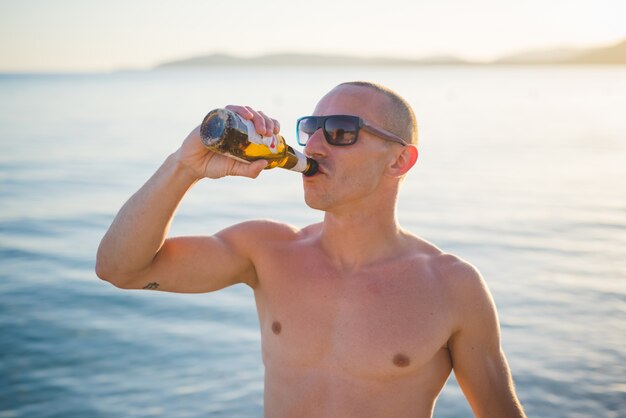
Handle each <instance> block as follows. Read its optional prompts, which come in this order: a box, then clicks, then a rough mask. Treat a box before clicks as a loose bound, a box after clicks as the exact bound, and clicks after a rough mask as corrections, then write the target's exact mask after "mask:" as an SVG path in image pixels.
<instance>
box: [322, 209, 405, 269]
mask: <svg viewBox="0 0 626 418" xmlns="http://www.w3.org/2000/svg"><path fill="white" fill-rule="evenodd" d="M379 201H385V199H379ZM386 202H387V203H386V204H385V205H374V206H368V205H360V206H359V207H357V208H356V209H355V210H350V211H343V212H341V213H338V212H326V214H325V216H324V223H323V226H322V230H321V236H320V243H321V246H322V249H323V250H324V252H325V253H326V254H328V256H329V258H330V259H331V260H332V262H333V263H334V264H335V265H337V266H338V267H339V268H342V269H345V270H356V269H358V268H359V267H361V266H364V265H367V264H368V263H371V262H374V261H376V260H381V259H385V258H388V257H391V256H392V255H393V254H394V253H396V252H397V251H398V249H399V248H400V246H401V245H402V240H403V237H404V235H403V233H402V231H401V229H400V225H399V224H398V222H397V219H396V212H395V198H394V199H390V200H387V201H386ZM366 208H368V209H366Z"/></svg>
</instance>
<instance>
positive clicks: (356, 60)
mask: <svg viewBox="0 0 626 418" xmlns="http://www.w3.org/2000/svg"><path fill="white" fill-rule="evenodd" d="M465 63H466V62H464V61H462V60H460V59H457V58H454V57H445V56H441V57H430V58H424V59H420V60H407V59H401V58H383V57H368V58H363V57H351V56H343V55H314V54H295V53H294V54H290V53H284V54H270V55H262V56H258V57H250V58H243V57H234V56H232V55H226V54H211V55H206V56H201V57H193V58H187V59H183V60H177V61H170V62H165V63H163V64H160V65H158V66H157V67H156V68H160V69H163V68H180V67H205V66H304V67H319V66H413V65H428V64H465Z"/></svg>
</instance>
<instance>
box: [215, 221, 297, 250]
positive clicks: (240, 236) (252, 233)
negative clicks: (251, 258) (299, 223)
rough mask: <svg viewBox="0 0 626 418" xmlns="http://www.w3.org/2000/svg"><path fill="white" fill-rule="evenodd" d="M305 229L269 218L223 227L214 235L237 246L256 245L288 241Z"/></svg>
mask: <svg viewBox="0 0 626 418" xmlns="http://www.w3.org/2000/svg"><path fill="white" fill-rule="evenodd" d="M305 230H306V228H305V229H299V228H297V227H295V226H293V225H290V224H286V223H282V222H277V221H273V220H269V219H256V220H250V221H246V222H241V223H238V224H235V225H232V226H230V227H228V228H225V229H223V230H221V231H220V232H218V233H217V234H215V236H216V237H217V238H219V239H221V240H223V241H225V242H228V243H230V244H232V245H234V246H236V247H239V248H246V247H249V248H254V247H258V244H259V243H263V245H270V244H272V243H274V244H277V243H289V242H293V241H296V240H298V239H300V238H301V237H302V236H304V235H305Z"/></svg>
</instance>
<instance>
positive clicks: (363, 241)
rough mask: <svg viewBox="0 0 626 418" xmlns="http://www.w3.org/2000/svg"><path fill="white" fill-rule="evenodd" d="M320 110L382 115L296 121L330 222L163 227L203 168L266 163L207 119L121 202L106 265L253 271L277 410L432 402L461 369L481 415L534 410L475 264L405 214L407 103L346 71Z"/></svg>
mask: <svg viewBox="0 0 626 418" xmlns="http://www.w3.org/2000/svg"><path fill="white" fill-rule="evenodd" d="M230 109H231V110H234V111H236V112H237V113H239V114H240V115H242V116H243V117H244V118H246V119H250V120H252V121H253V122H254V125H255V127H256V129H257V131H258V132H259V133H261V134H270V133H272V132H273V133H278V131H279V126H278V122H277V121H275V120H273V119H271V118H269V117H267V116H265V115H264V114H263V113H262V112H257V111H254V110H252V109H250V108H248V107H239V106H231V107H230ZM313 114H314V115H315V116H330V115H355V116H358V117H360V118H361V119H362V120H363V121H365V122H366V123H368V124H370V125H374V126H376V127H378V128H383V129H384V130H386V131H385V132H381V131H376V130H375V129H374V130H373V129H366V128H361V129H360V130H358V132H356V135H353V134H351V130H354V119H353V120H352V122H351V121H350V119H349V118H335V119H327V120H326V121H324V120H322V119H321V118H308V119H305V120H303V121H302V122H300V125H299V127H300V134H299V141H300V142H301V143H304V142H306V141H308V142H306V148H305V152H306V154H307V155H308V156H310V157H312V158H314V159H315V160H317V161H318V163H319V166H320V171H319V173H318V174H316V175H314V176H311V177H304V178H303V181H304V193H305V200H306V203H307V204H308V205H309V206H310V207H312V208H314V209H319V210H323V211H324V212H325V216H324V220H323V222H321V223H319V224H315V225H311V226H308V227H306V228H304V229H298V228H295V227H293V226H289V225H285V224H282V223H277V222H271V221H265V220H263V221H262V220H256V221H249V222H244V223H241V224H238V225H234V226H231V227H229V228H227V229H224V230H222V231H220V232H218V233H217V234H215V235H214V236H210V237H206V236H203V237H177V238H167V239H166V236H167V232H168V227H169V224H170V221H171V220H172V217H173V215H174V212H175V209H176V207H177V206H178V204H179V202H180V201H181V199H182V198H183V196H184V195H185V193H186V192H187V191H188V190H189V189H190V188H191V187H192V186H193V185H194V184H195V183H196V182H197V181H198V180H200V179H202V178H205V177H208V178H219V177H223V176H226V175H242V176H248V177H253V178H254V177H256V176H257V175H258V174H259V173H260V172H261V170H262V169H263V168H264V167H265V164H266V163H265V162H264V161H257V162H255V163H253V164H242V163H239V162H235V161H234V160H231V159H228V158H225V157H223V156H221V155H216V154H213V153H212V152H210V151H208V150H207V149H206V148H204V147H203V146H202V144H201V142H200V139H199V129H198V128H196V129H195V130H194V131H193V132H191V134H190V135H189V136H188V137H187V138H186V139H185V141H184V142H183V144H182V146H181V147H180V148H179V149H178V150H177V151H176V152H175V153H173V154H172V155H170V156H169V157H168V158H167V159H166V160H165V162H164V163H163V165H162V166H161V167H160V168H159V169H158V170H157V172H156V173H155V174H154V175H153V176H152V177H151V178H150V179H149V180H148V182H147V183H146V184H145V185H144V186H143V187H142V188H141V189H140V190H139V191H138V192H137V193H136V194H135V195H133V196H132V197H131V199H130V200H129V201H128V202H127V203H126V204H125V205H124V206H123V207H122V209H121V210H120V212H119V214H118V215H117V217H116V218H115V220H114V221H113V224H112V225H111V227H110V229H109V230H108V232H107V233H106V235H105V236H104V238H103V239H102V243H101V244H100V248H99V250H98V258H97V265H96V271H97V274H98V276H99V277H101V278H102V279H104V280H107V281H109V282H111V283H113V284H114V285H115V286H118V287H120V288H124V289H142V288H144V289H146V288H147V289H157V290H163V291H169V292H183V293H195V292H211V291H215V290H218V289H222V288H224V287H226V286H230V285H234V284H236V283H245V284H247V285H248V286H250V287H251V288H252V289H253V290H254V295H255V299H256V304H257V310H258V316H259V323H260V328H261V344H262V352H263V362H264V365H265V396H264V399H265V401H264V404H265V416H266V417H268V418H272V417H281V418H294V417H298V418H302V417H315V418H320V417H329V418H347V417H355V418H366V417H376V418H381V417H393V418H395V417H411V418H415V417H419V418H426V417H431V416H432V412H433V408H434V404H435V400H436V398H437V396H438V394H439V392H440V391H441V389H442V387H443V385H444V384H445V382H446V380H447V379H448V376H449V375H450V372H451V370H452V369H454V372H455V375H456V377H457V380H458V382H459V384H460V386H461V388H462V390H463V392H464V394H465V395H466V397H467V399H468V401H469V403H470V405H471V407H472V409H473V411H474V413H475V414H476V416H477V417H484V418H508V417H524V413H523V411H522V408H521V406H520V403H519V401H518V400H517V397H516V395H515V390H514V387H513V382H512V379H511V375H510V371H509V368H508V365H507V361H506V359H505V356H504V354H503V352H502V349H501V347H500V330H499V324H498V318H497V314H496V310H495V306H494V303H493V300H492V298H491V295H490V294H489V291H488V289H487V287H486V285H485V283H484V281H483V279H482V278H481V276H480V274H479V273H478V271H476V269H475V268H474V267H472V266H471V265H469V264H468V263H466V262H464V261H462V260H460V259H459V258H457V257H455V256H453V255H450V254H446V253H445V252H443V251H442V250H440V249H438V248H437V247H435V246H433V245H432V244H430V243H428V242H426V241H424V240H423V239H420V238H419V237H417V236H415V235H412V234H411V233H409V232H407V231H405V230H403V229H402V228H401V227H400V225H399V224H398V222H397V220H396V199H397V195H398V188H399V186H400V183H401V181H402V178H403V177H404V176H405V174H406V173H407V172H408V170H409V169H410V168H411V167H412V166H413V165H414V164H415V162H416V160H417V154H418V153H417V146H416V144H417V128H416V122H415V117H414V115H413V112H412V110H411V109H410V107H409V106H408V104H406V102H405V101H404V100H403V99H402V98H400V97H399V96H397V95H396V94H395V93H393V92H391V91H390V90H388V89H386V88H384V87H382V86H378V85H374V84H370V83H360V82H357V83H345V84H341V85H339V86H337V87H336V88H334V89H333V90H331V91H330V92H329V93H328V94H327V95H326V96H324V97H323V98H322V100H321V101H320V102H319V103H318V105H317V107H316V108H315V111H314V113H313ZM357 121H358V119H357ZM333 128H334V129H333ZM338 128H341V129H338ZM390 132H391V133H390ZM396 136H397V137H401V138H403V140H398V139H397V138H396ZM404 141H406V143H401V142H404ZM337 144H340V145H337ZM259 243H262V244H263V245H259ZM277 254H280V257H276V255H277Z"/></svg>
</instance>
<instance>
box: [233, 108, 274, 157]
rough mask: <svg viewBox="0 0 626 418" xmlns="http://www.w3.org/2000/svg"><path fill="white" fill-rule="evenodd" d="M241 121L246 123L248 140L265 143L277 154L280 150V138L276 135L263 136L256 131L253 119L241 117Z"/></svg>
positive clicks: (259, 143)
mask: <svg viewBox="0 0 626 418" xmlns="http://www.w3.org/2000/svg"><path fill="white" fill-rule="evenodd" d="M239 119H241V121H242V122H243V124H244V125H246V129H247V130H248V140H249V141H250V142H252V143H254V144H258V145H264V146H265V147H267V149H268V150H270V152H271V153H272V154H276V153H277V152H278V140H277V139H276V136H274V135H272V136H263V135H261V134H259V133H258V132H257V131H256V128H255V127H254V123H252V121H251V120H247V119H244V118H242V117H240V118H239Z"/></svg>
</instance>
